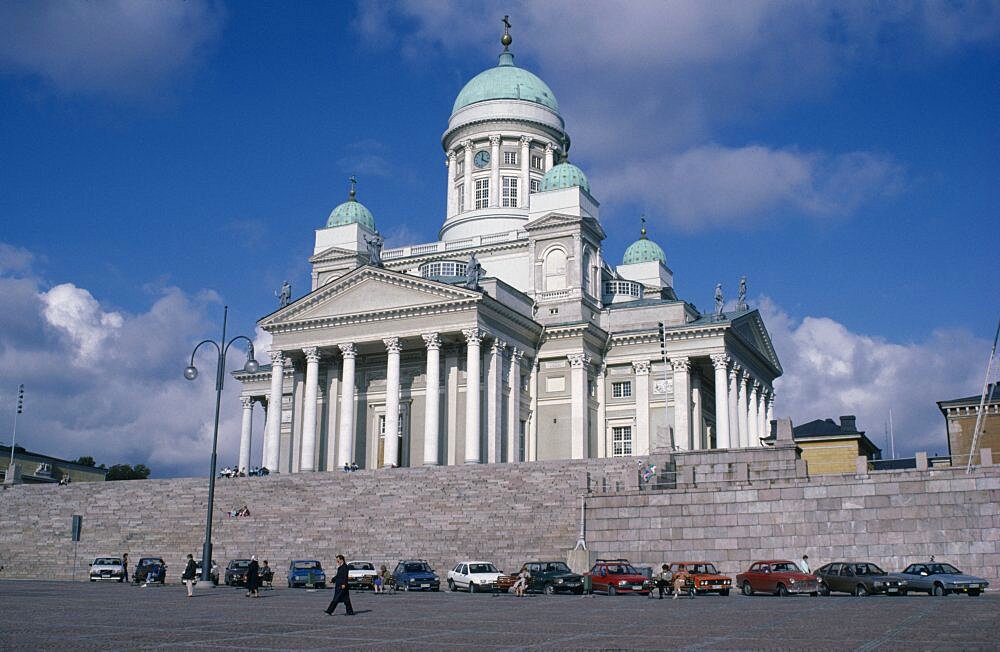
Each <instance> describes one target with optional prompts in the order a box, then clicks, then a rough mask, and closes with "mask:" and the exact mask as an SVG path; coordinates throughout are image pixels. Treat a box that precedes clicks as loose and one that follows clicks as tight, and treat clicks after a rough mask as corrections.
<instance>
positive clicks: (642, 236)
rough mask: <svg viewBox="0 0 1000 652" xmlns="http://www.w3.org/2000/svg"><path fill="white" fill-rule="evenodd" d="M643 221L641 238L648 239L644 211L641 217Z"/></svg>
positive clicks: (640, 232)
mask: <svg viewBox="0 0 1000 652" xmlns="http://www.w3.org/2000/svg"><path fill="white" fill-rule="evenodd" d="M639 220H641V221H642V229H640V231H639V238H641V239H642V240H645V239H646V214H645V213H643V215H642V217H640V218H639Z"/></svg>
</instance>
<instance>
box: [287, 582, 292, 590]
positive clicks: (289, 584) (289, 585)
mask: <svg viewBox="0 0 1000 652" xmlns="http://www.w3.org/2000/svg"><path fill="white" fill-rule="evenodd" d="M288 588H292V581H291V580H288Z"/></svg>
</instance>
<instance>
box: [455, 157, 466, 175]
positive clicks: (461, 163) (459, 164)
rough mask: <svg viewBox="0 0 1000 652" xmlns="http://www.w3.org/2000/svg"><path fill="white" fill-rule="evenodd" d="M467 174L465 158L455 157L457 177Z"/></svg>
mask: <svg viewBox="0 0 1000 652" xmlns="http://www.w3.org/2000/svg"><path fill="white" fill-rule="evenodd" d="M463 174H465V159H455V178H456V179H457V178H458V177H460V176H462V175H463Z"/></svg>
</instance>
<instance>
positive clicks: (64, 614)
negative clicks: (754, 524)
mask: <svg viewBox="0 0 1000 652" xmlns="http://www.w3.org/2000/svg"><path fill="white" fill-rule="evenodd" d="M331 596H332V591H330V590H324V591H313V590H304V589H286V588H275V589H274V590H270V591H264V592H262V594H261V597H260V598H259V599H256V600H252V599H248V598H246V597H244V593H243V591H242V590H241V589H234V588H227V587H219V588H215V589H206V590H200V591H197V592H196V595H195V597H194V598H191V599H189V598H187V597H186V594H185V591H184V588H183V586H181V585H179V584H173V585H170V584H168V585H167V586H165V587H155V588H154V587H150V588H140V587H134V586H129V585H120V584H96V585H95V584H90V583H71V582H30V581H10V580H8V581H3V582H0V649H3V650H39V649H43V650H44V649H49V650H53V649H58V650H120V649H133V648H146V649H150V648H160V649H177V648H233V649H250V650H322V649H331V648H344V649H373V648H382V649H393V650H399V649H424V650H434V649H484V650H504V649H630V650H637V649H644V650H650V649H683V650H740V649H810V650H818V649H830V650H833V649H837V650H848V649H853V650H893V649H904V648H905V649H908V650H914V649H916V650H923V649H930V648H950V649H962V650H975V649H981V650H986V649H989V650H995V649H997V640H996V636H997V632H998V631H1000V595H998V594H996V593H988V594H986V595H984V596H982V597H979V598H969V597H966V596H948V597H945V598H931V597H927V596H908V597H905V598H900V597H895V598H889V597H882V596H880V597H869V598H863V599H859V598H851V597H849V596H844V597H826V598H822V597H820V598H809V597H794V598H776V597H768V596H755V597H752V598H747V597H743V596H741V595H736V594H733V595H730V596H729V597H718V596H703V597H698V598H696V599H679V600H662V601H661V600H653V599H647V598H644V597H639V596H617V597H614V598H609V597H607V596H603V595H602V596H593V597H589V596H588V597H580V596H540V595H539V596H534V595H533V596H529V597H526V598H515V597H513V596H510V595H500V596H492V595H489V594H476V595H469V594H466V593H450V592H441V593H423V594H418V593H396V594H388V595H382V596H378V595H372V594H371V593H360V592H356V593H355V594H354V608H355V611H356V612H357V614H356V615H355V616H352V617H348V616H345V615H344V613H343V611H340V613H337V614H336V615H334V616H333V617H330V616H327V615H325V614H324V613H323V609H324V608H325V607H326V605H327V603H328V601H329V600H330V598H331ZM338 609H342V607H338Z"/></svg>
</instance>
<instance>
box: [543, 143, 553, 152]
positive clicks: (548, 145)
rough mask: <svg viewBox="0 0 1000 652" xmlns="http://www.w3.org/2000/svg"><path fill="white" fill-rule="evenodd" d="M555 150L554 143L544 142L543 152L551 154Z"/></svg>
mask: <svg viewBox="0 0 1000 652" xmlns="http://www.w3.org/2000/svg"><path fill="white" fill-rule="evenodd" d="M554 150H555V145H553V144H552V143H545V153H546V154H551V153H552V152H553V151H554Z"/></svg>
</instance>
